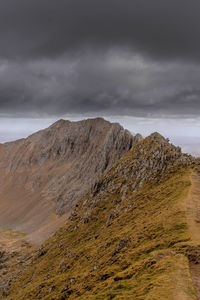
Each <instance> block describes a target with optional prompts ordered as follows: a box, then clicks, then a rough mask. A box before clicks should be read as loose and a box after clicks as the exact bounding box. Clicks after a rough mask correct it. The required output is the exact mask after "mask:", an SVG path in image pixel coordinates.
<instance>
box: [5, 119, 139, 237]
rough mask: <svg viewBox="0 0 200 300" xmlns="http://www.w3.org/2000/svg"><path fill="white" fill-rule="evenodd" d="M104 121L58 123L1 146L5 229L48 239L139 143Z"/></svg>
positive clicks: (119, 127) (62, 121)
mask: <svg viewBox="0 0 200 300" xmlns="http://www.w3.org/2000/svg"><path fill="white" fill-rule="evenodd" d="M141 138H142V137H141V136H140V135H136V136H132V135H131V134H130V133H129V132H128V131H127V130H124V129H123V128H122V127H121V126H120V125H119V124H111V123H110V122H108V121H105V120H104V119H101V118H97V119H88V120H84V121H80V122H70V121H65V120H60V121H57V122H56V123H55V124H53V125H52V126H50V127H49V128H47V129H45V130H42V131H39V132H37V133H35V134H33V135H31V136H29V137H28V138H26V139H21V140H18V141H15V142H11V143H5V144H1V145H0V228H11V229H15V230H18V231H21V232H25V233H29V234H31V235H30V238H32V239H37V240H38V241H40V240H42V239H45V238H46V237H47V236H48V235H50V234H51V233H52V232H54V231H55V230H56V228H58V227H59V226H60V225H61V224H63V223H64V222H65V221H66V218H67V217H68V214H69V213H70V211H71V209H72V207H73V206H74V205H75V204H76V202H77V201H78V200H80V199H81V198H82V197H83V196H84V195H86V194H87V193H88V192H89V191H90V190H91V188H92V187H93V186H94V185H95V184H96V183H97V182H98V180H99V178H100V177H101V176H102V174H103V173H104V172H105V171H107V170H109V169H110V168H111V166H112V165H113V163H115V162H116V161H117V160H119V159H120V158H121V157H122V156H123V155H124V154H125V153H127V152H128V151H129V150H130V149H131V148H132V147H133V146H134V145H135V144H136V143H137V142H138V141H139V140H141Z"/></svg>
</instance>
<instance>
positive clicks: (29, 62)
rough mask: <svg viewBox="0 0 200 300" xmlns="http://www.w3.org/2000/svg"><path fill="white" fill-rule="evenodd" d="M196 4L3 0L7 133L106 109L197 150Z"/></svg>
mask: <svg viewBox="0 0 200 300" xmlns="http://www.w3.org/2000/svg"><path fill="white" fill-rule="evenodd" d="M199 11H200V2H199V1H198V0H190V1H188V0H173V1H166V0H151V1H146V0H101V1H100V0H84V1H83V0H59V1H58V0H15V1H14V0H1V1H0V41H1V47H0V142H5V141H9V140H13V139H17V138H21V137H25V136H27V135H28V134H30V133H32V132H34V131H36V130H39V129H42V128H44V127H46V126H48V125H50V124H51V123H52V122H54V121H55V120H58V119H60V118H66V119H70V120H80V119H85V118H87V117H96V116H102V117H105V118H106V119H108V120H111V121H114V122H120V123H121V124H122V125H123V126H124V127H126V128H128V129H129V130H130V131H131V132H141V133H142V134H143V135H148V134H149V133H150V132H153V131H159V132H160V133H161V134H163V135H165V136H168V137H170V138H171V139H172V140H173V141H174V142H175V143H180V144H181V145H183V147H186V146H187V147H188V144H190V146H189V148H190V149H189V148H187V149H189V150H188V151H197V150H198V149H199V150H200V142H198V140H200V130H199V127H200V39H199V36H200V18H199ZM184 143H185V146H184ZM185 149H186V148H185Z"/></svg>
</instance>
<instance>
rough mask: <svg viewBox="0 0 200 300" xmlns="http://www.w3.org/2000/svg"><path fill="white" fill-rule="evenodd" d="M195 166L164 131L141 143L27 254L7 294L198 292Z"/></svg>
mask: <svg viewBox="0 0 200 300" xmlns="http://www.w3.org/2000/svg"><path fill="white" fill-rule="evenodd" d="M197 168H198V162H197V161H196V160H195V159H194V158H193V157H192V156H189V155H186V154H183V153H182V152H181V149H180V148H179V147H175V146H173V145H172V144H170V143H169V141H168V140H167V139H165V138H164V137H162V136H161V135H159V134H158V133H154V134H152V135H150V136H149V137H147V138H145V139H143V140H141V141H140V142H138V143H137V144H135V146H134V147H132V148H131V149H130V150H129V151H128V152H127V153H125V154H124V155H123V156H122V157H121V158H120V159H119V160H118V161H117V162H116V163H114V165H113V166H112V167H111V168H110V169H109V170H108V171H107V172H106V173H104V174H103V175H102V177H101V179H100V180H99V181H98V182H97V183H96V184H95V185H94V186H93V188H92V190H91V192H90V193H89V194H87V195H85V196H84V197H83V198H82V199H81V200H79V201H78V202H77V204H76V207H75V209H74V210H73V212H72V213H71V216H70V219H69V220H68V222H67V223H66V225H64V226H63V227H62V228H61V229H60V230H58V231H57V232H56V234H55V235H53V236H52V237H51V238H50V239H49V240H47V241H46V242H45V243H44V244H43V245H42V247H41V248H40V249H39V250H37V251H36V252H35V253H34V254H32V257H31V259H29V260H28V259H24V261H23V262H22V264H21V265H20V267H22V266H23V264H24V265H25V267H24V268H25V271H24V272H23V273H22V275H19V276H18V277H17V278H16V279H15V280H13V281H11V284H10V287H9V288H8V289H7V290H6V292H5V293H4V295H5V297H7V298H6V299H10V297H11V298H13V297H14V299H16V300H18V299H20V300H21V299H30V300H31V299H34V300H35V299H56V300H59V299H80V300H81V299H90V300H93V299H99V300H101V299H102V300H103V299H107V300H109V299H124V300H127V299H128V300H129V299H130V300H150V299H151V300H152V299H154V300H183V299H187V300H195V299H198V298H196V296H195V295H196V293H197V294H198V293H199V294H200V289H199V287H198V274H199V273H200V269H199V263H200V235H199V233H198V230H199V208H198V207H197V206H196V203H197V202H198V201H200V196H199V195H198V193H197V192H198V191H199V187H198V186H199V182H200V177H199V175H198V173H197ZM29 257H30V256H29ZM15 268H19V267H18V266H16V267H15ZM15 268H14V270H15ZM12 270H13V269H12ZM4 276H6V275H4Z"/></svg>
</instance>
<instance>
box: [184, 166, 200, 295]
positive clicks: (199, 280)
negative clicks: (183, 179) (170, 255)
mask: <svg viewBox="0 0 200 300" xmlns="http://www.w3.org/2000/svg"><path fill="white" fill-rule="evenodd" d="M191 182H192V186H191V189H190V193H189V195H188V197H187V201H186V212H187V213H186V216H187V222H188V225H189V231H190V234H191V237H192V239H193V240H194V241H196V242H198V243H199V244H200V173H194V172H193V173H192V174H191ZM197 251H200V250H197ZM190 273H191V277H192V280H193V284H194V288H195V291H196V295H197V299H198V300H200V263H199V262H198V261H191V262H190Z"/></svg>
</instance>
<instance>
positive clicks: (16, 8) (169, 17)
mask: <svg viewBox="0 0 200 300" xmlns="http://www.w3.org/2000/svg"><path fill="white" fill-rule="evenodd" d="M199 11H200V2H199V1H197V0H190V1H188V0H174V1H166V0H151V1H146V0H101V1H99V0H84V1H83V0H59V1H58V0H17V1H13V0H1V2H0V38H1V48H0V56H1V57H5V58H6V57H7V58H14V59H20V58H21V59H25V58H35V57H47V56H49V57H51V56H57V55H60V54H63V53H65V52H70V53H71V55H79V51H80V49H81V48H82V47H83V48H84V47H86V46H87V47H96V48H97V47H98V48H103V49H104V48H108V47H113V46H117V47H119V46H124V47H131V48H132V49H134V51H136V52H140V53H143V54H144V55H147V56H150V57H151V56H153V57H154V58H157V59H163V58H164V59H188V60H199V59H200V39H199V35H200V19H199ZM75 53H76V54H75Z"/></svg>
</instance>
